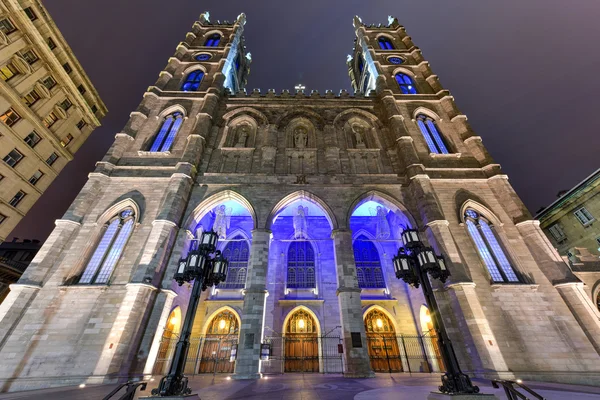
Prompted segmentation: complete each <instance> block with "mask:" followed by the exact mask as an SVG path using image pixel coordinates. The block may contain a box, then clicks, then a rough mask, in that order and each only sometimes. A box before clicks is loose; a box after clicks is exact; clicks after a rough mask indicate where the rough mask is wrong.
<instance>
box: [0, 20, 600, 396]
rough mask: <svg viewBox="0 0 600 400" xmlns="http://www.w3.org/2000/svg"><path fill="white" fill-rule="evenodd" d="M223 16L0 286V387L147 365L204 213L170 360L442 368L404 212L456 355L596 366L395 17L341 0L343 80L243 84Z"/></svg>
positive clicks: (261, 366)
mask: <svg viewBox="0 0 600 400" xmlns="http://www.w3.org/2000/svg"><path fill="white" fill-rule="evenodd" d="M245 23H246V18H245V16H244V15H243V14H242V15H240V16H239V17H238V18H237V19H236V20H235V22H234V23H229V22H225V23H213V22H211V21H210V20H209V17H208V13H204V14H201V15H200V18H199V20H198V21H196V22H195V23H194V25H193V27H192V29H191V31H190V32H188V33H187V35H186V37H185V40H184V41H183V42H181V43H180V44H179V45H178V46H177V49H176V52H175V54H174V55H173V56H172V57H171V58H169V61H168V65H167V66H166V67H165V68H164V70H163V71H161V72H160V73H159V77H158V80H157V81H156V83H155V84H154V85H153V86H150V87H149V88H148V90H147V91H146V92H145V93H144V94H143V99H142V101H141V103H140V105H139V107H138V108H137V109H136V110H135V111H133V112H132V113H131V115H130V119H129V121H128V122H127V124H126V126H125V127H124V128H123V130H122V131H121V132H118V133H116V136H115V141H114V144H113V145H112V147H111V148H110V150H109V151H108V153H107V154H106V156H105V157H104V158H103V159H102V160H101V161H99V162H98V163H97V167H96V169H95V171H94V172H92V173H91V174H90V175H89V180H88V182H87V183H86V184H85V186H84V187H83V189H82V190H81V192H80V194H79V195H78V196H77V198H76V200H75V201H74V202H73V204H72V205H71V206H70V208H69V209H68V211H67V212H66V214H65V215H64V216H63V217H62V218H61V219H59V220H57V221H56V228H55V229H54V231H53V232H52V234H51V235H50V237H49V238H48V240H47V241H46V243H45V244H44V246H43V248H42V249H41V251H40V252H39V253H38V255H37V257H36V258H35V259H34V260H33V262H32V263H31V266H30V267H29V268H28V269H27V271H26V272H25V274H24V275H23V277H22V278H21V279H20V281H19V282H18V283H17V284H14V285H12V287H11V291H10V294H9V295H8V297H7V298H6V300H5V301H4V302H3V303H2V305H1V306H0V319H1V323H0V359H1V360H2V362H1V363H0V384H1V390H3V391H7V390H9V391H10V390H19V389H23V388H38V387H47V386H56V385H69V384H80V383H85V382H88V383H91V382H95V383H99V382H109V381H115V380H117V379H125V378H126V377H140V376H148V375H154V376H157V377H158V376H160V375H162V374H164V372H165V371H166V369H167V367H168V364H169V360H170V358H171V357H172V354H173V349H174V346H173V345H174V343H175V341H176V340H177V338H178V336H179V333H180V331H181V323H182V320H183V317H184V316H185V313H186V312H187V310H186V307H187V304H188V299H189V296H190V288H191V285H190V284H184V285H182V286H179V285H177V284H176V282H175V281H174V280H173V275H174V273H175V270H176V268H177V267H178V262H179V259H180V258H182V257H185V256H186V254H187V252H188V251H189V249H190V245H191V243H192V242H193V240H194V239H196V238H198V235H199V234H201V232H203V231H205V230H210V229H213V230H214V231H215V232H217V233H218V235H219V241H218V249H220V250H221V251H222V253H223V254H224V255H225V257H226V258H227V259H228V260H229V271H228V274H227V278H226V280H225V281H224V282H222V283H220V284H219V285H217V286H216V287H212V288H209V289H208V290H207V291H205V292H203V295H202V298H201V302H200V307H199V308H198V311H197V314H196V317H195V321H194V325H193V333H192V337H191V342H192V344H191V349H190V352H189V354H188V362H187V366H186V372H187V373H188V374H201V373H215V372H217V373H219V372H223V373H230V374H231V376H232V377H233V378H239V379H248V378H257V377H260V376H261V374H275V373H291V372H315V373H344V374H345V376H348V377H370V376H373V375H374V373H376V372H437V371H442V370H443V369H444V365H443V362H442V359H441V358H440V355H439V354H440V350H439V344H438V342H437V337H436V336H435V333H434V332H435V331H434V330H433V329H432V324H431V317H430V315H429V310H428V309H427V307H426V305H425V304H426V302H425V298H424V296H423V294H422V291H421V290H420V289H415V288H412V287H409V286H407V285H406V284H405V283H404V282H403V281H400V280H398V279H396V277H395V274H394V268H393V264H392V258H393V257H394V255H395V254H396V253H397V251H398V248H399V246H400V245H401V241H400V235H401V233H402V231H403V230H404V229H406V228H408V227H410V228H414V229H418V230H419V231H420V235H421V238H422V240H423V241H424V242H425V243H426V244H427V245H429V246H432V247H433V248H434V249H435V251H436V252H437V253H440V254H443V255H444V257H445V259H446V264H447V266H448V269H449V270H450V272H451V276H450V279H449V280H448V281H446V282H445V284H442V283H440V282H439V281H435V282H433V284H434V286H435V296H436V298H437V300H438V302H439V304H440V308H441V315H442V317H443V321H444V324H445V326H446V329H447V331H448V333H449V335H450V337H451V339H452V341H453V344H454V348H455V351H456V353H457V357H458V359H459V362H460V364H461V366H462V368H463V370H464V371H465V372H467V373H469V374H470V375H472V376H477V377H501V378H522V379H535V380H546V381H557V382H571V383H593V382H594V381H595V382H596V384H597V382H598V377H599V376H600V355H599V352H600V322H599V321H600V315H599V314H598V310H597V309H596V308H595V307H594V304H593V303H592V301H591V298H590V297H589V296H588V295H587V294H586V290H585V289H586V288H585V287H584V285H583V283H581V282H580V281H579V280H578V279H577V278H576V277H575V276H574V275H573V274H572V273H571V271H570V269H569V267H568V266H567V265H566V264H565V262H564V261H563V260H562V259H561V257H560V256H559V255H558V253H557V252H556V251H555V249H554V248H553V247H552V245H551V243H550V242H549V241H548V239H547V238H546V236H545V235H544V234H543V233H542V231H541V230H540V228H539V226H538V223H537V221H534V220H533V219H532V217H531V215H530V214H529V212H528V211H527V209H526V208H525V206H524V205H523V203H522V202H521V200H520V199H519V197H518V196H517V195H516V193H515V192H514V190H513V188H512V187H511V185H510V183H509V181H508V178H507V176H506V175H505V174H503V172H502V170H501V169H500V166H499V165H498V164H497V163H495V162H494V161H493V160H492V158H491V157H490V155H489V154H488V152H487V151H486V149H485V147H484V145H483V143H482V138H481V137H480V136H478V135H477V134H476V133H475V132H474V131H473V130H472V129H471V127H470V126H469V124H468V122H467V117H466V116H465V115H464V114H462V113H461V112H460V111H459V110H458V108H457V106H456V104H455V102H454V98H453V97H452V95H451V94H450V92H448V91H447V90H445V89H444V88H443V87H442V85H441V83H440V80H439V79H438V77H437V76H436V75H435V74H434V73H433V72H432V70H431V69H430V66H429V64H428V62H427V61H426V60H425V59H424V58H423V56H422V54H421V50H420V49H419V48H418V47H416V46H415V45H414V43H413V41H412V39H411V37H410V36H408V35H407V33H406V31H405V29H404V27H402V26H401V25H400V24H399V23H398V21H397V20H396V19H394V18H390V20H389V23H388V24H387V25H378V26H369V25H365V24H363V23H362V21H361V20H360V19H359V18H358V17H357V18H355V20H354V27H355V32H356V39H355V46H354V50H353V53H352V55H351V56H349V57H348V61H347V67H348V71H349V74H350V79H351V81H352V86H353V88H354V92H355V94H354V95H351V94H349V93H348V92H346V91H344V90H342V91H341V92H340V93H339V94H338V93H333V92H329V91H328V92H327V93H318V92H315V91H313V92H311V93H304V92H303V90H297V91H296V92H293V93H290V92H289V91H283V92H282V93H275V92H274V91H268V92H266V93H264V92H263V93H261V92H260V91H258V90H254V91H252V92H249V93H247V92H246V91H245V90H244V86H245V83H246V78H247V75H248V71H249V65H250V63H251V57H250V54H249V53H247V52H246V47H245V45H244V37H243V31H244V25H245ZM349 47H350V43H349ZM267 349H268V351H269V354H268V356H267V355H266V352H267ZM261 353H262V356H261Z"/></svg>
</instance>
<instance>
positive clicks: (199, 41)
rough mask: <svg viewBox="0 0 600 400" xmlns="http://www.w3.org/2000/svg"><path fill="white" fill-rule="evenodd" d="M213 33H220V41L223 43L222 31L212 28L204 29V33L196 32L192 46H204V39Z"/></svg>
mask: <svg viewBox="0 0 600 400" xmlns="http://www.w3.org/2000/svg"><path fill="white" fill-rule="evenodd" d="M215 33H218V34H219V35H221V43H223V39H224V38H225V35H224V34H223V32H222V31H220V30H218V29H213V30H210V31H206V32H204V33H202V32H198V33H197V34H196V38H195V39H194V41H193V42H192V46H204V44H205V43H206V39H207V38H208V37H209V36H211V35H214V34H215Z"/></svg>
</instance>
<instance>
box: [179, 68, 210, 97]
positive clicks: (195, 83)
mask: <svg viewBox="0 0 600 400" xmlns="http://www.w3.org/2000/svg"><path fill="white" fill-rule="evenodd" d="M202 78H204V71H202V70H199V69H197V70H195V71H192V72H190V73H189V74H187V76H186V77H185V81H184V82H183V85H181V90H183V91H184V92H195V91H197V90H198V88H199V87H200V82H202Z"/></svg>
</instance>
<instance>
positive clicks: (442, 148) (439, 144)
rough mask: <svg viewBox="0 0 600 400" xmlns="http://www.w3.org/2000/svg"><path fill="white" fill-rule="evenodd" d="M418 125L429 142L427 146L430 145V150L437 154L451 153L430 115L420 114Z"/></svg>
mask: <svg viewBox="0 0 600 400" xmlns="http://www.w3.org/2000/svg"><path fill="white" fill-rule="evenodd" d="M417 125H419V129H420V130H421V133H422V134H423V137H424V138H425V141H426V142H427V147H429V151H430V152H432V153H435V154H448V153H449V152H448V148H447V147H446V144H445V143H444V140H443V139H442V136H441V135H440V132H439V131H438V129H437V126H436V125H435V122H433V120H432V119H431V118H430V117H428V116H426V115H423V114H420V115H418V116H417Z"/></svg>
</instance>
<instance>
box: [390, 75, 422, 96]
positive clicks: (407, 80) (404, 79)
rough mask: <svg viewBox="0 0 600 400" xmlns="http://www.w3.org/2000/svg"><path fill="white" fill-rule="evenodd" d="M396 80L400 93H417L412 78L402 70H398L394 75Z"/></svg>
mask: <svg viewBox="0 0 600 400" xmlns="http://www.w3.org/2000/svg"><path fill="white" fill-rule="evenodd" d="M395 78H396V82H397V83H398V86H399V87H400V91H401V92H402V94H417V93H418V92H417V88H416V87H415V83H414V82H413V80H412V78H411V77H410V76H408V75H406V74H403V73H402V72H398V73H397V74H396V75H395Z"/></svg>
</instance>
